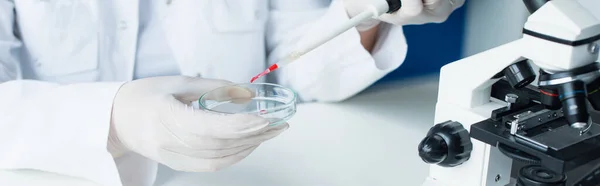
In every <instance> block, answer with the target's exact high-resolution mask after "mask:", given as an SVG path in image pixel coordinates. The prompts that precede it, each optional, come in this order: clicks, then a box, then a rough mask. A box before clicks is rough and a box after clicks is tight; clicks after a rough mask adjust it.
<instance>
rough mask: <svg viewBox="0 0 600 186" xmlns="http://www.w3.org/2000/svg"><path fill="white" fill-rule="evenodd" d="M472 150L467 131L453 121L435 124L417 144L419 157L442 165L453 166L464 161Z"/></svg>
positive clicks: (427, 161) (426, 161)
mask: <svg viewBox="0 0 600 186" xmlns="http://www.w3.org/2000/svg"><path fill="white" fill-rule="evenodd" d="M472 150H473V143H471V138H470V136H469V131H467V130H466V129H465V128H464V127H463V126H462V124H460V123H458V122H454V121H446V122H443V123H440V124H436V125H435V126H433V127H432V128H431V129H429V132H428V133H427V137H425V139H423V141H421V143H420V144H419V156H421V159H423V161H424V162H425V163H429V164H437V165H439V166H442V167H455V166H458V165H460V164H462V163H464V162H466V161H467V160H469V158H470V157H471V151H472Z"/></svg>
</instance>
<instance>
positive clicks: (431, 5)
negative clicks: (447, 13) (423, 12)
mask: <svg viewBox="0 0 600 186" xmlns="http://www.w3.org/2000/svg"><path fill="white" fill-rule="evenodd" d="M450 1H451V0H423V7H424V9H428V10H435V9H437V8H439V7H440V6H441V5H442V3H444V2H447V3H449V4H450Z"/></svg>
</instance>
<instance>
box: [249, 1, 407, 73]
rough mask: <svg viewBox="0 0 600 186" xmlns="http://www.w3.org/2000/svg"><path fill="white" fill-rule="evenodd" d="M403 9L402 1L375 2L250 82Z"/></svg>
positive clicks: (310, 39)
mask: <svg viewBox="0 0 600 186" xmlns="http://www.w3.org/2000/svg"><path fill="white" fill-rule="evenodd" d="M400 7H402V2H401V0H377V1H373V4H371V5H369V6H367V8H365V10H364V11H363V12H361V13H360V14H358V15H356V16H354V17H352V18H351V19H350V20H348V21H346V22H342V23H341V24H340V25H337V26H336V27H335V28H334V29H332V30H330V31H325V32H322V33H323V34H319V35H318V36H317V37H316V38H308V39H309V40H308V42H307V43H305V44H304V45H301V46H299V47H298V48H297V49H296V50H294V51H293V52H292V53H290V54H289V55H288V56H287V57H286V58H284V59H283V60H282V61H280V62H278V63H275V64H273V65H271V66H270V67H269V68H267V69H266V70H265V71H263V72H261V73H260V74H258V75H256V76H254V77H252V79H251V80H250V82H251V83H252V82H254V81H256V80H257V79H258V78H261V77H263V76H265V75H267V74H269V73H271V72H273V71H274V70H277V69H279V68H282V67H284V66H287V65H289V64H290V63H292V62H294V61H296V60H297V59H298V58H300V57H302V55H304V54H306V53H308V52H310V51H312V50H314V49H315V48H317V47H319V46H321V45H323V44H325V43H327V42H328V41H330V40H332V39H333V38H335V37H337V36H338V35H340V34H342V33H344V32H346V31H348V30H350V29H352V28H354V27H356V26H357V25H358V24H360V23H362V22H364V21H366V20H369V19H371V18H376V17H379V16H380V15H382V14H384V13H392V12H396V11H398V10H399V9H400Z"/></svg>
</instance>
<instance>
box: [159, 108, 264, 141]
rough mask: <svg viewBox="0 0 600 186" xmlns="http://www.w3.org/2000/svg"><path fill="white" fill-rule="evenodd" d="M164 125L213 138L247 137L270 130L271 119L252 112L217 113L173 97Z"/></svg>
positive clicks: (175, 131) (179, 131)
mask: <svg viewBox="0 0 600 186" xmlns="http://www.w3.org/2000/svg"><path fill="white" fill-rule="evenodd" d="M171 102H172V103H171V104H170V108H169V112H171V114H170V116H171V118H166V119H165V121H163V122H162V123H163V125H165V127H166V128H168V129H169V130H171V131H172V132H173V133H175V134H193V135H197V136H200V137H212V138H223V139H226V138H233V139H235V138H246V137H249V136H254V135H256V134H260V133H262V132H264V131H266V130H268V128H267V127H268V126H269V121H268V120H267V119H265V118H262V117H260V116H256V115H250V114H231V115H230V114H217V113H211V112H207V111H204V110H198V109H194V108H193V107H191V106H189V105H186V104H183V103H180V102H178V101H177V100H175V99H173V100H172V101H171Z"/></svg>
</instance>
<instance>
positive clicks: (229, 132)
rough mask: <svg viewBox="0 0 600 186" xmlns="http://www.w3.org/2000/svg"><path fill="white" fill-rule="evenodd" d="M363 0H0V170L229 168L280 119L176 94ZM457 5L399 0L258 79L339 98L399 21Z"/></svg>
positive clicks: (243, 75) (119, 181) (402, 49)
mask: <svg viewBox="0 0 600 186" xmlns="http://www.w3.org/2000/svg"><path fill="white" fill-rule="evenodd" d="M369 1H371V0H368V1H367V0H333V1H327V0H147V1H141V0H131V1H121V0H112V1H79V0H60V1H59V0H0V83H1V84H0V169H1V170H19V169H34V170H40V171H46V172H51V173H56V174H61V175H66V176H71V177H77V178H82V179H86V180H90V181H92V182H96V183H98V184H101V185H110V186H115V185H152V183H153V181H154V179H155V174H156V167H157V166H156V163H155V162H158V163H161V164H164V165H166V166H169V167H171V168H173V169H175V170H180V171H192V172H200V171H215V170H220V169H222V168H225V167H227V166H230V165H232V164H235V163H236V162H239V161H240V160H242V159H243V158H245V157H246V156H248V155H249V154H250V153H251V152H252V151H253V150H254V149H256V148H257V147H258V146H259V145H260V144H261V143H262V142H264V141H266V140H269V139H271V138H273V137H275V136H277V135H278V134H280V133H281V132H282V131H284V130H285V129H287V127H288V125H287V124H285V125H280V126H277V127H267V126H268V121H266V120H264V119H262V118H259V117H255V116H248V115H232V116H221V115H214V114H210V113H206V112H203V111H198V110H195V111H194V110H192V109H189V108H188V106H187V105H188V103H190V102H192V101H195V100H196V99H198V97H199V96H200V95H201V94H202V93H204V92H206V91H208V90H211V89H213V88H216V87H220V86H223V85H227V84H230V83H231V82H247V81H249V78H250V77H252V76H253V75H255V74H256V73H258V72H260V71H262V70H263V69H264V68H265V67H266V66H267V65H268V64H273V63H276V62H277V61H278V60H280V59H282V58H283V57H285V56H286V55H287V54H288V53H289V52H291V51H292V50H293V49H294V46H295V43H297V42H301V36H303V35H312V34H319V33H320V32H321V31H323V30H328V29H329V28H330V27H331V26H332V25H334V24H336V23H338V22H341V21H346V20H348V19H349V17H352V16H353V15H355V14H357V13H358V12H360V11H362V10H363V8H364V7H365V5H366V4H367V3H368V2H369ZM463 1H464V0H403V7H402V9H401V10H400V11H399V12H397V13H395V14H393V15H386V16H383V17H382V18H380V19H379V20H372V21H369V22H367V23H364V24H362V25H360V26H359V27H358V28H357V29H355V30H354V29H353V30H350V31H348V32H346V33H344V34H342V35H341V36H339V37H338V38H336V39H334V40H332V41H331V42H329V43H327V44H326V45H324V46H322V47H319V48H318V49H317V50H315V51H313V52H311V53H309V54H306V55H305V56H303V57H302V58H300V59H299V60H300V61H298V62H296V63H294V64H292V65H290V66H288V67H287V68H284V69H281V70H280V71H278V72H277V73H276V74H275V75H274V76H272V77H270V78H269V80H268V81H271V82H274V83H278V84H282V85H284V86H287V87H291V88H293V89H295V90H296V91H297V92H298V93H299V96H300V97H301V99H302V100H303V101H340V100H344V99H346V98H349V97H351V96H353V95H355V94H356V93H358V92H359V91H361V90H363V89H364V88H366V87H367V86H369V85H370V84H372V83H373V82H375V81H377V80H378V79H380V78H381V77H383V76H384V75H386V74H387V73H389V72H390V71H392V70H394V69H396V68H397V67H398V66H400V64H401V63H402V62H403V60H404V57H405V55H406V51H407V46H406V43H405V39H404V35H403V33H402V28H401V25H408V24H424V23H430V22H442V21H444V20H446V18H447V17H448V16H449V15H450V14H451V12H452V11H453V10H454V9H456V8H457V7H460V6H462V4H463V3H464V2H463ZM380 22H382V23H380ZM383 22H386V23H391V24H383ZM230 92H231V93H235V94H238V93H239V94H243V93H244V92H243V90H232V91H230ZM0 179H1V178H0Z"/></svg>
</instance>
